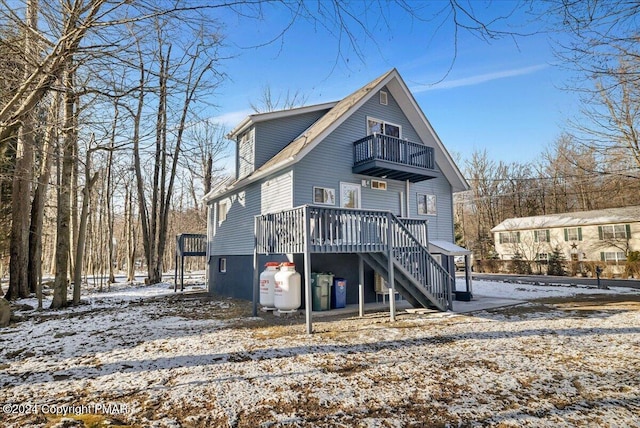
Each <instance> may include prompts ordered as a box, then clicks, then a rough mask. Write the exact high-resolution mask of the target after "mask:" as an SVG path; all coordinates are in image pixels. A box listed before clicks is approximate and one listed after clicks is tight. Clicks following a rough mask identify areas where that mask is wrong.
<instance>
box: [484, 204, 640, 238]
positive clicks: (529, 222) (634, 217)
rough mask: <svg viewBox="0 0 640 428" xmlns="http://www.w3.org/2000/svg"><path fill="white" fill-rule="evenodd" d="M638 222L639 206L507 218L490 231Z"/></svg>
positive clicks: (639, 216) (639, 218) (639, 220)
mask: <svg viewBox="0 0 640 428" xmlns="http://www.w3.org/2000/svg"><path fill="white" fill-rule="evenodd" d="M634 222H640V206H638V205H636V206H631V207H623V208H606V209H602V210H593V211H578V212H574V213H562V214H549V215H539V216H532V217H514V218H508V219H506V220H505V221H503V222H502V223H500V224H498V225H497V226H496V227H494V228H493V229H491V232H504V231H512V230H529V229H549V228H554V227H579V226H595V225H603V224H620V223H634Z"/></svg>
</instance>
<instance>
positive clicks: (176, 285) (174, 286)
mask: <svg viewBox="0 0 640 428" xmlns="http://www.w3.org/2000/svg"><path fill="white" fill-rule="evenodd" d="M179 251H180V238H179V237H178V236H176V271H175V273H174V275H173V292H174V293H175V292H176V291H178V252H179Z"/></svg>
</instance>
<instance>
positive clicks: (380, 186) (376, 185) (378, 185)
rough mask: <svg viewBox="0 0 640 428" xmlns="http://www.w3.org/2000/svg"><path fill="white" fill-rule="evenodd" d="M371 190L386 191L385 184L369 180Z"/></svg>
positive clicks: (384, 182)
mask: <svg viewBox="0 0 640 428" xmlns="http://www.w3.org/2000/svg"><path fill="white" fill-rule="evenodd" d="M371 188H372V189H378V190H387V182H386V181H382V180H371Z"/></svg>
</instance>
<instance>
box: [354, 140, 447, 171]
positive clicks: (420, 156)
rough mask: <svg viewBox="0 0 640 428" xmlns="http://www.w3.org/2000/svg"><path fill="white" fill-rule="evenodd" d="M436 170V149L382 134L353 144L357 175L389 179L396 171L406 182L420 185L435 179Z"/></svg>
mask: <svg viewBox="0 0 640 428" xmlns="http://www.w3.org/2000/svg"><path fill="white" fill-rule="evenodd" d="M435 168H436V163H435V156H434V150H433V147H427V146H425V145H423V144H418V143H413V142H411V141H407V140H401V139H399V138H395V137H390V136H388V135H382V134H373V135H369V136H367V137H365V138H361V139H359V140H357V141H356V142H354V143H353V169H354V172H356V173H363V174H367V173H369V175H374V176H382V175H380V174H384V175H388V176H389V175H390V174H391V175H394V171H397V173H396V174H395V175H405V176H407V177H404V179H409V180H411V181H421V180H427V179H429V178H433V177H434V174H433V173H434V170H435ZM390 178H394V177H390ZM401 179H402V178H401Z"/></svg>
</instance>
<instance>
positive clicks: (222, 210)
mask: <svg viewBox="0 0 640 428" xmlns="http://www.w3.org/2000/svg"><path fill="white" fill-rule="evenodd" d="M228 211H229V205H227V203H226V202H218V222H219V223H222V222H223V221H225V220H226V219H227V212H228Z"/></svg>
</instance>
